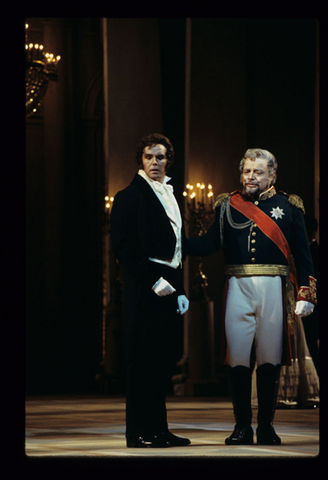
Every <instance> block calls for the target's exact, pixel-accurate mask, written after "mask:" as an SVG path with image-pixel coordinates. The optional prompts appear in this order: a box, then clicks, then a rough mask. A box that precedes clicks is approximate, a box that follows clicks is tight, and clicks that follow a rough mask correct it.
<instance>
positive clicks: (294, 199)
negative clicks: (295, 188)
mask: <svg viewBox="0 0 328 480" xmlns="http://www.w3.org/2000/svg"><path fill="white" fill-rule="evenodd" d="M281 193H283V194H284V195H287V197H288V202H289V203H291V204H292V205H295V207H297V208H300V209H301V210H302V212H303V213H304V215H305V208H304V203H303V200H302V199H301V197H299V196H298V195H295V194H294V193H292V194H291V195H288V193H285V192H281Z"/></svg>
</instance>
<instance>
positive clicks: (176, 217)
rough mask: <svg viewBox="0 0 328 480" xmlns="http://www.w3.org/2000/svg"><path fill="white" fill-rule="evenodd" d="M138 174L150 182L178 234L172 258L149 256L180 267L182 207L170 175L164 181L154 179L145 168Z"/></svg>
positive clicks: (152, 259) (154, 260)
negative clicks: (176, 197) (169, 182)
mask: <svg viewBox="0 0 328 480" xmlns="http://www.w3.org/2000/svg"><path fill="white" fill-rule="evenodd" d="M138 174H139V175H140V176H141V177H142V178H144V179H145V180H146V182H148V184H149V185H150V186H151V188H152V189H153V191H154V192H155V194H156V196H157V198H158V199H159V201H160V202H161V204H162V205H163V207H164V209H165V212H166V215H167V216H168V217H169V219H170V222H171V225H172V228H173V230H174V233H175V236H176V239H177V241H176V245H175V252H174V256H173V258H172V260H166V259H162V258H149V260H151V261H152V262H157V263H162V264H164V265H168V266H169V267H172V268H178V267H179V266H182V253H181V227H182V219H181V215H180V209H179V207H178V204H177V201H176V199H175V196H174V195H173V187H172V185H168V184H167V182H168V181H169V180H171V179H170V177H167V176H165V178H164V181H163V183H161V182H158V181H157V180H152V179H151V178H149V177H148V175H147V174H146V173H145V172H144V170H142V169H140V170H139V171H138Z"/></svg>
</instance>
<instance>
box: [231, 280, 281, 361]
mask: <svg viewBox="0 0 328 480" xmlns="http://www.w3.org/2000/svg"><path fill="white" fill-rule="evenodd" d="M228 282H229V285H228V292H227V298H226V311H225V332H226V340H227V347H228V365H230V366H231V367H236V366H237V365H242V366H245V367H250V354H251V349H252V345H253V342H255V349H256V363H257V366H260V365H262V364H264V363H271V364H273V365H278V364H280V363H281V357H282V347H283V298H282V283H281V277H280V276H254V277H231V278H229V280H228Z"/></svg>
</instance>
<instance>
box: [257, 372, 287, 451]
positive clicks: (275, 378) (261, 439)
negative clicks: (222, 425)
mask: <svg viewBox="0 0 328 480" xmlns="http://www.w3.org/2000/svg"><path fill="white" fill-rule="evenodd" d="M280 368H281V367H280V365H277V366H275V365H272V364H270V363H265V364H263V365H260V366H259V367H258V368H257V370H256V381H257V398H258V415H257V421H258V427H257V430H256V435H257V444H258V445H281V439H280V438H279V437H278V435H277V434H276V432H275V431H274V428H273V425H272V422H273V418H274V414H275V410H276V402H277V396H278V388H279V377H280Z"/></svg>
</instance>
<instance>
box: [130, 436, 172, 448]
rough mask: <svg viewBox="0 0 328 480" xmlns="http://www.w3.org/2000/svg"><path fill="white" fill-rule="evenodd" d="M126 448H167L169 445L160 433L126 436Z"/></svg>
mask: <svg viewBox="0 0 328 480" xmlns="http://www.w3.org/2000/svg"><path fill="white" fill-rule="evenodd" d="M126 446H127V448H167V447H170V446H171V445H170V444H169V443H168V442H167V441H166V440H165V438H163V437H162V435H151V436H144V437H142V436H138V437H127V439H126Z"/></svg>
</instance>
